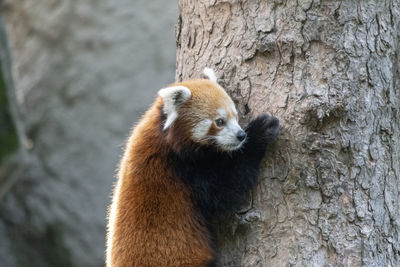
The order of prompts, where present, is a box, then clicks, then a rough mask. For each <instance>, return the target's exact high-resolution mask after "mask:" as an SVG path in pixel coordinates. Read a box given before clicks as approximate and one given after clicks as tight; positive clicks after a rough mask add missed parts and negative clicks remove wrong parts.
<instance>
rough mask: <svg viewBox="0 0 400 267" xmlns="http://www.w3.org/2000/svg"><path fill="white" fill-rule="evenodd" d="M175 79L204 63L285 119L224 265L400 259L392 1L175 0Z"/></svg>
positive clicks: (235, 90)
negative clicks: (176, 5)
mask: <svg viewBox="0 0 400 267" xmlns="http://www.w3.org/2000/svg"><path fill="white" fill-rule="evenodd" d="M179 7H180V15H179V20H178V24H177V29H176V38H177V46H178V51H177V62H178V64H177V73H176V78H177V80H184V79H188V78H192V77H198V76H199V75H200V73H201V70H202V69H203V68H204V67H205V66H209V67H212V68H214V69H215V70H216V72H217V74H218V76H219V78H220V80H219V82H220V83H221V84H222V85H223V86H224V87H225V88H226V89H227V90H228V91H229V93H230V95H231V96H232V98H233V99H234V101H235V102H236V103H237V106H238V109H239V110H240V114H241V119H242V122H243V123H245V122H247V121H248V119H249V118H250V117H254V116H256V115H257V114H259V113H262V112H267V113H271V114H273V115H275V116H277V117H278V118H279V119H280V120H281V124H282V126H283V127H282V129H281V134H280V137H279V141H278V142H277V143H276V145H275V149H274V151H272V153H270V154H269V155H267V157H266V161H265V166H264V168H263V172H262V175H261V177H260V182H259V184H258V186H257V188H256V189H255V190H254V193H253V199H252V202H251V205H249V207H247V208H245V209H244V210H243V211H242V212H241V213H238V214H235V215H234V216H233V217H232V219H231V221H229V222H228V221H225V222H223V223H221V224H220V225H219V234H218V239H219V251H220V254H221V258H222V262H223V266H400V207H399V202H400V195H399V186H400V180H399V179H400V165H399V164H400V113H399V108H400V92H399V91H400V89H399V86H400V80H399V79H400V75H399V64H400V63H399V62H400V56H399V54H400V50H399V49H400V45H399V32H400V28H399V26H400V24H399V19H400V2H399V1H398V0H388V1H317V0H313V1H312V0H308V1H307V0H304V1H294V0H287V1H282V0H268V1H261V0H254V1H244V0H243V1H241V0H230V1H222V0H210V1H195V0H180V1H179Z"/></svg>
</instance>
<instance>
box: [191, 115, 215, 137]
mask: <svg viewBox="0 0 400 267" xmlns="http://www.w3.org/2000/svg"><path fill="white" fill-rule="evenodd" d="M211 123H212V121H211V120H209V119H205V120H202V121H201V122H199V123H198V124H197V125H196V126H194V127H193V132H192V134H193V138H194V139H196V140H198V141H199V140H201V139H202V138H204V137H205V136H206V134H207V133H208V130H209V129H210V126H211Z"/></svg>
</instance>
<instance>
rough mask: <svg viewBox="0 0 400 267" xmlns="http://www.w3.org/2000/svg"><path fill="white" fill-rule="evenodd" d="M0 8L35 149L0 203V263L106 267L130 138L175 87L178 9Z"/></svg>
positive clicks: (83, 4) (159, 5) (55, 1)
mask: <svg viewBox="0 0 400 267" xmlns="http://www.w3.org/2000/svg"><path fill="white" fill-rule="evenodd" d="M3 2H4V3H3V14H4V16H5V21H6V26H7V32H8V37H9V41H10V46H11V50H12V51H11V52H12V59H13V73H14V80H15V85H16V91H17V92H16V93H17V100H18V106H19V108H20V113H21V117H22V118H21V121H22V123H23V125H24V129H25V134H26V136H27V138H28V140H29V142H25V143H26V144H25V150H27V151H28V153H27V154H28V160H26V161H25V162H23V163H21V164H20V166H19V167H18V170H14V175H15V173H20V174H18V177H17V178H18V180H17V182H16V183H15V186H13V187H12V189H11V191H10V192H8V194H7V195H6V197H5V198H4V199H2V200H1V201H2V202H1V203H0V237H1V240H2V241H1V245H0V262H7V266H9V265H10V267H12V266H103V264H104V263H103V262H104V250H105V245H104V244H105V225H106V213H107V212H106V210H107V206H108V204H109V202H110V195H111V192H112V184H113V181H114V180H115V169H116V167H117V163H118V161H119V156H120V154H121V150H122V146H123V144H124V141H125V138H126V137H127V136H128V134H129V131H130V128H131V127H132V125H133V124H134V123H135V122H136V121H137V120H138V119H139V117H140V115H141V114H142V113H143V112H144V111H145V110H146V109H147V107H148V106H149V105H150V104H151V102H152V101H153V99H154V97H155V94H156V92H157V90H158V89H159V88H161V87H163V86H165V85H166V84H168V83H171V82H173V81H174V72H175V40H174V24H175V22H176V17H177V4H176V3H175V2H170V1H167V0H156V1H155V0H153V1H146V0H141V1H131V0H129V1H128V0H115V1H105V0H89V1H73V0H64V1H61V0H37V1H15V0H5V1H3ZM17 171H18V172H17ZM5 255H7V256H5Z"/></svg>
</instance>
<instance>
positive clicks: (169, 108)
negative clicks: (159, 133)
mask: <svg viewBox="0 0 400 267" xmlns="http://www.w3.org/2000/svg"><path fill="white" fill-rule="evenodd" d="M158 95H159V96H160V97H161V98H162V100H163V103H164V106H163V111H164V114H165V115H167V120H166V121H165V124H164V130H165V129H167V128H168V127H169V126H171V124H172V123H173V122H174V121H175V120H176V118H178V107H179V105H181V104H182V103H184V102H186V101H187V100H189V99H190V96H191V95H192V93H191V92H190V90H189V88H187V87H185V86H181V85H179V86H172V87H167V88H164V89H161V90H160V91H158Z"/></svg>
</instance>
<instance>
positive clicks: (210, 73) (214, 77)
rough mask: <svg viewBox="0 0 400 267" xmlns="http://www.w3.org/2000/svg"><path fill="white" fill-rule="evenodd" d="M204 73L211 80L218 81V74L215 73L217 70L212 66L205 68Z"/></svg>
mask: <svg viewBox="0 0 400 267" xmlns="http://www.w3.org/2000/svg"><path fill="white" fill-rule="evenodd" d="M203 74H204V75H205V76H206V77H207V78H208V79H209V80H211V81H213V82H217V75H215V72H214V70H213V69H210V68H204V70H203Z"/></svg>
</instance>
